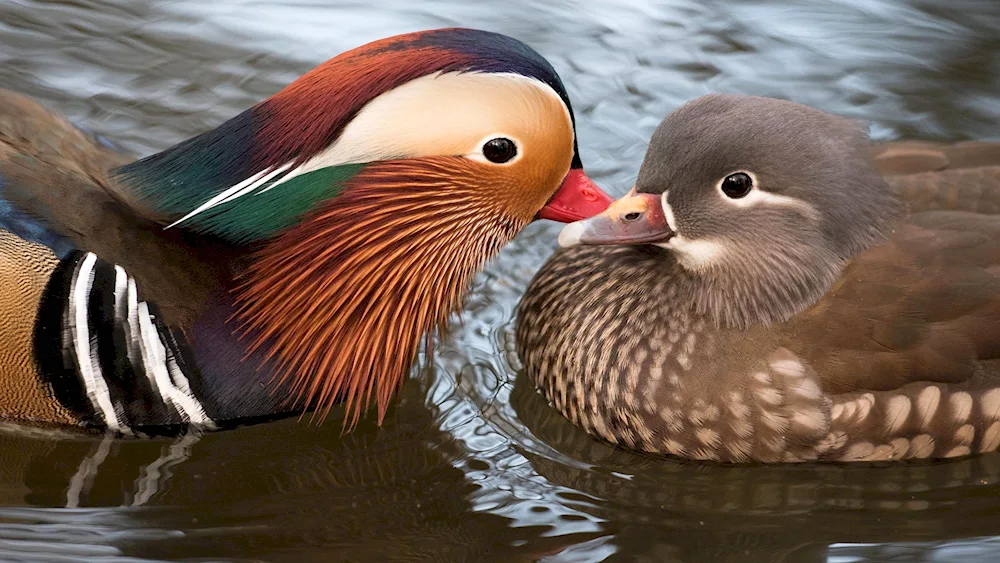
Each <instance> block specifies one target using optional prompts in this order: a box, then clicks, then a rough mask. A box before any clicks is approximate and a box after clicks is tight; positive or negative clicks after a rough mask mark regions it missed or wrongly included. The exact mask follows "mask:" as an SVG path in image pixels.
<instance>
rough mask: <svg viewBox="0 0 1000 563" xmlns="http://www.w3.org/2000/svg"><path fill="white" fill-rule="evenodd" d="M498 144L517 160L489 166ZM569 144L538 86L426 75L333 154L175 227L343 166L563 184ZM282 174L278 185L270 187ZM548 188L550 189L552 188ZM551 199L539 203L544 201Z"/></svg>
mask: <svg viewBox="0 0 1000 563" xmlns="http://www.w3.org/2000/svg"><path fill="white" fill-rule="evenodd" d="M497 137H503V138H507V139H510V140H511V141H513V142H514V144H515V145H516V146H517V155H516V156H515V157H514V158H512V159H511V160H509V161H507V162H504V163H502V164H495V163H492V162H489V161H488V160H487V159H486V158H485V157H483V153H482V151H483V145H484V144H485V143H486V142H487V141H489V140H490V139H493V138H497ZM573 141H574V132H573V121H572V118H571V116H570V113H569V109H568V108H567V107H566V104H564V103H563V101H562V98H560V97H559V95H558V94H557V93H556V92H555V90H553V89H552V88H551V87H550V86H548V85H547V84H545V83H543V82H541V81H539V80H536V79H534V78H528V77H526V76H522V75H520V74H511V73H476V72H466V73H458V72H449V73H437V74H431V75H428V76H423V77H420V78H417V79H415V80H412V81H410V82H407V83H406V84H403V85H401V86H398V87H396V88H394V89H393V90H390V91H388V92H386V93H384V94H381V95H379V96H377V97H375V98H374V99H372V100H371V101H370V102H368V104H366V105H365V106H364V107H363V108H362V109H361V111H359V112H358V114H357V115H356V116H355V117H354V119H352V120H351V121H350V123H348V124H347V126H346V127H345V128H344V130H343V132H341V134H340V136H339V137H338V138H337V140H336V141H335V142H334V143H333V144H332V145H331V146H330V147H328V148H327V149H325V150H323V151H321V152H320V153H318V154H316V155H315V156H313V157H312V158H310V159H309V160H307V161H306V162H304V163H302V164H300V165H298V166H294V167H293V165H294V163H293V162H287V163H285V164H282V165H279V166H275V167H274V168H271V169H267V170H262V171H261V172H259V173H258V174H256V175H254V176H252V177H250V178H247V179H246V180H244V181H243V182H240V183H239V184H236V185H233V186H230V187H228V188H226V189H225V190H223V191H222V192H220V193H218V194H216V195H215V196H214V197H212V198H211V199H210V200H208V201H206V202H205V203H204V204H202V205H201V206H199V207H198V208H197V209H195V210H193V211H191V212H190V213H188V214H187V215H185V216H184V217H182V218H181V219H179V220H178V221H176V222H175V223H173V225H176V224H178V223H181V222H183V221H186V220H188V219H190V218H191V217H193V216H195V215H198V214H199V213H202V212H204V211H207V210H208V209H211V208H213V207H215V206H217V205H221V204H222V203H225V202H228V201H231V200H233V199H236V198H239V197H244V196H246V195H249V194H252V193H259V191H266V190H270V189H273V188H275V187H277V186H279V185H281V184H283V183H285V182H287V181H289V180H291V179H292V178H295V177H297V176H301V175H302V174H306V173H308V172H312V171H315V170H319V169H321V168H326V167H329V166H338V165H342V164H358V163H369V162H378V161H385V160H397V159H410V158H421V157H430V156H460V157H466V158H469V159H471V160H475V161H477V162H481V163H483V164H484V165H487V166H497V167H508V168H513V167H520V168H522V169H523V170H524V173H523V174H522V176H523V177H525V178H526V179H528V178H530V179H533V180H536V181H539V180H540V179H541V178H540V177H546V176H547V175H548V174H547V172H548V171H551V170H555V169H559V170H560V172H561V175H559V177H558V180H561V179H562V175H565V173H566V171H568V170H569V166H570V163H571V161H572V159H573ZM279 174H281V176H280V179H278V180H277V181H275V182H273V183H271V184H268V182H269V181H272V180H273V179H274V178H275V177H278V175H279ZM558 180H553V181H552V182H557V181H558ZM548 183H551V182H548ZM265 185H267V187H264V186H265ZM545 187H546V190H547V189H548V188H549V187H551V189H552V190H554V189H555V185H553V186H545ZM258 190H259V191H258ZM548 195H549V194H548V193H545V194H541V195H540V196H539V197H541V198H542V200H543V201H544V199H546V198H547V197H548ZM542 196H544V197H542ZM173 225H171V226H173Z"/></svg>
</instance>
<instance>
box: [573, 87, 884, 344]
mask: <svg viewBox="0 0 1000 563" xmlns="http://www.w3.org/2000/svg"><path fill="white" fill-rule="evenodd" d="M865 129H866V128H865V126H864V124H862V123H860V122H856V121H853V120H850V119H847V118H843V117H839V116H835V115H831V114H828V113H825V112H822V111H819V110H816V109H813V108H809V107H807V106H803V105H799V104H796V103H793V102H788V101H783V100H776V99H769V98H758V97H751V96H736V95H721V94H715V95H708V96H704V97H701V98H698V99H696V100H694V101H692V102H689V103H688V104H686V105H684V106H682V107H681V108H679V109H678V110H676V111H675V112H674V113H672V114H670V115H669V116H667V118H666V119H664V121H663V122H662V123H661V124H660V126H659V127H658V128H657V130H656V132H655V133H654V135H653V138H652V139H651V141H650V145H649V150H648V152H647V153H646V157H645V159H644V161H643V164H642V168H641V170H640V171H639V175H638V178H637V180H636V185H635V188H634V189H633V190H632V191H631V192H629V194H628V195H626V196H625V197H623V198H622V199H620V200H618V201H616V202H614V203H613V204H612V205H611V206H610V207H609V208H608V209H607V210H606V211H605V212H603V213H601V214H598V215H596V216H594V217H592V218H589V219H585V220H582V221H579V222H575V223H572V224H569V225H567V226H566V227H564V229H563V231H562V232H561V233H560V237H559V241H560V244H561V245H562V246H564V247H569V246H574V245H577V244H616V245H621V244H652V245H655V246H658V247H660V248H662V249H664V250H665V251H666V252H667V253H668V255H667V256H666V263H668V264H669V265H670V266H671V267H674V266H679V267H680V268H682V270H683V272H684V274H685V278H686V279H688V280H689V281H690V282H691V285H690V298H691V299H692V300H693V301H694V302H695V303H696V304H697V308H698V310H699V312H701V313H703V314H707V315H708V316H710V317H711V318H712V319H713V320H714V321H715V322H716V323H717V324H718V325H720V326H733V327H739V328H747V327H749V326H752V325H761V324H764V325H766V324H769V323H772V322H778V321H783V320H785V319H787V318H789V317H791V316H792V315H794V314H796V313H798V312H800V311H802V310H803V309H804V308H806V307H808V306H809V305H811V304H812V303H814V302H815V301H816V300H817V299H819V297H820V296H822V295H823V294H824V293H826V292H827V291H828V290H829V289H830V287H831V286H832V284H833V283H834V282H835V281H836V279H837V278H838V277H839V275H840V273H841V271H842V269H843V267H844V265H845V264H846V262H847V261H849V260H850V259H851V258H852V257H853V256H855V255H857V254H858V253H860V252H862V251H863V250H865V249H867V248H869V247H871V246H872V245H874V244H877V243H879V242H882V241H884V240H885V239H886V237H887V236H888V234H889V232H890V231H891V228H892V224H893V222H894V221H895V220H896V219H897V218H898V207H897V201H896V199H895V197H894V196H893V194H892V193H891V192H890V189H889V187H888V185H887V184H886V183H885V182H884V181H883V180H882V177H881V176H880V175H879V173H878V172H877V170H876V169H875V168H874V166H873V164H872V163H871V161H870V158H869V156H868V152H867V151H868V148H869V147H868V145H869V143H868V137H867V134H866V131H865Z"/></svg>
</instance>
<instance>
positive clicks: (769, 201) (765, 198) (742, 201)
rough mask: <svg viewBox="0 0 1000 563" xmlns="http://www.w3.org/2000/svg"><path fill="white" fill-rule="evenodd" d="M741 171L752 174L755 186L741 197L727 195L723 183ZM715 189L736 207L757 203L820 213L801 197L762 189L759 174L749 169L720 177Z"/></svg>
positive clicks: (748, 174) (751, 177)
mask: <svg viewBox="0 0 1000 563" xmlns="http://www.w3.org/2000/svg"><path fill="white" fill-rule="evenodd" d="M739 173H743V174H746V175H747V176H750V179H751V180H752V181H753V188H752V189H751V190H750V192H749V193H748V194H747V195H745V196H743V197H741V198H736V199H733V198H731V197H729V196H727V195H726V194H725V193H724V192H723V191H722V183H723V182H725V181H726V178H728V177H730V176H732V175H733V174H739ZM715 191H716V192H717V193H718V194H719V196H721V197H722V199H723V200H724V201H725V202H726V203H728V204H729V205H735V206H736V207H754V206H757V205H771V206H775V207H791V208H795V209H798V210H800V211H802V212H803V213H805V214H807V215H809V216H810V217H816V216H818V215H819V213H818V212H817V211H816V208H815V207H813V206H812V205H811V204H809V203H807V202H805V201H803V200H801V199H799V198H796V197H791V196H787V195H781V194H776V193H773V192H769V191H766V190H764V189H762V188H761V186H760V182H758V181H757V175H756V174H754V173H753V172H750V171H749V170H734V171H732V172H730V173H728V174H726V175H725V176H723V177H722V178H720V179H719V181H718V182H716V183H715Z"/></svg>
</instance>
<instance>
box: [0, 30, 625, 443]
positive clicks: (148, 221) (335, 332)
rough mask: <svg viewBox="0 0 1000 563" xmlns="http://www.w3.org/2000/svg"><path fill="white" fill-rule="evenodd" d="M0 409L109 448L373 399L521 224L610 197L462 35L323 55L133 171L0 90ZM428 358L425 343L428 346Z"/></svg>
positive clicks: (480, 45)
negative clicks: (107, 435)
mask: <svg viewBox="0 0 1000 563" xmlns="http://www.w3.org/2000/svg"><path fill="white" fill-rule="evenodd" d="M0 102H2V103H0V183H2V186H0V189H2V193H0V196H2V206H0V287H2V288H3V289H2V290H0V311H2V313H0V314H2V322H0V349H2V352H0V353H2V356H0V358H2V360H0V361H2V369H0V373H2V374H0V416H3V417H4V418H7V419H11V420H17V421H25V422H32V423H38V424H56V425H67V426H76V427H84V428H90V429H98V430H107V431H111V432H114V433H120V434H140V433H147V434H148V433H157V432H160V431H169V430H170V429H177V428H189V427H191V426H195V427H198V428H206V429H213V428H224V427H227V426H232V425H235V424H242V423H247V422H253V421H258V420H265V419H270V418H275V417H280V416H284V415H288V414H295V413H302V412H306V411H313V412H314V414H316V413H319V414H320V416H325V414H326V413H327V412H328V410H329V408H330V407H331V405H332V404H334V403H337V402H343V403H345V407H346V411H345V413H346V414H345V425H346V426H345V428H349V427H350V425H352V424H353V423H354V422H356V421H357V420H358V416H359V415H360V413H361V411H362V410H364V409H366V408H367V407H368V406H369V405H370V403H371V402H372V401H373V400H374V402H375V403H377V405H378V417H379V422H381V421H382V418H383V417H384V416H385V413H386V409H387V407H388V406H389V405H390V402H391V398H392V397H393V395H394V393H395V392H396V390H397V389H398V388H399V387H400V385H401V384H402V382H403V381H404V379H405V377H406V375H407V374H408V372H409V370H410V368H411V365H412V363H413V362H414V359H415V357H416V353H417V350H418V347H419V345H420V344H421V342H424V339H429V338H430V335H431V334H433V333H435V332H436V331H439V330H441V329H444V328H445V324H446V321H447V319H448V317H449V315H450V314H451V313H453V312H455V311H456V310H458V309H459V307H460V305H461V301H462V294H463V291H464V289H465V288H466V287H467V286H468V285H469V283H470V281H471V278H472V276H473V275H474V274H475V273H476V271H477V270H478V269H479V268H480V267H481V266H482V265H483V264H484V263H485V262H486V261H488V260H489V259H490V258H491V257H493V256H494V255H496V254H497V252H499V251H500V249H501V248H502V247H503V246H504V245H505V244H506V243H507V242H508V241H510V240H511V239H512V238H513V237H514V236H515V235H516V234H517V233H518V232H519V231H520V230H521V229H522V228H523V227H524V226H526V225H527V224H528V223H530V222H531V221H533V220H535V219H539V218H542V219H551V220H556V221H562V222H569V221H573V220H578V219H582V218H584V217H586V216H588V215H591V214H593V213H596V212H598V211H601V210H603V209H605V208H606V207H607V205H608V204H609V203H610V202H611V198H610V197H609V196H607V195H605V194H604V193H603V192H601V191H600V189H599V188H598V187H597V186H596V185H594V184H593V183H592V182H591V181H590V180H589V179H588V178H587V176H586V175H585V174H584V173H583V170H582V166H581V163H580V157H579V153H578V150H577V141H576V133H575V121H574V116H573V112H572V107H571V105H570V100H569V98H568V96H567V93H566V90H565V88H564V87H563V84H562V82H561V81H560V79H559V77H558V75H557V74H556V72H555V71H554V70H553V68H552V66H551V65H550V64H549V63H548V61H546V60H545V59H544V58H543V57H542V56H540V55H539V54H538V53H537V52H535V51H534V50H532V49H531V48H530V47H528V46H526V45H524V44H523V43H521V42H519V41H517V40H514V39H512V38H510V37H506V36H503V35H499V34H495V33H488V32H484V31H476V30H469V29H442V30H433V31H426V32H417V33H412V34H406V35H401V36H397V37H392V38H388V39H384V40H380V41H376V42H374V43H370V44H368V45H365V46H362V47H359V48H357V49H355V50H352V51H348V52H346V53H344V54H341V55H340V56H337V57H335V58H333V59H331V60H329V61H327V62H325V63H323V64H321V65H320V66H319V67H317V68H315V69H314V70H312V71H310V72H308V73H307V74H305V75H303V76H302V77H300V78H299V79H297V80H296V81H294V82H292V83H291V84H290V85H289V86H287V87H286V88H285V89H283V90H281V91H280V92H278V93H277V94H275V95H274V96H272V97H271V98H269V99H267V100H265V101H263V102H261V103H259V104H257V105H255V106H253V107H251V108H250V109H248V110H246V111H244V112H243V113H241V114H239V115H237V116H236V117H233V118H232V119H230V120H229V121H226V122H225V123H223V124H222V125H220V126H219V127H217V128H216V129H214V130H211V131H208V132H206V133H203V134H201V135H198V136H196V137H194V138H191V139H188V140H186V141H184V142H182V143H180V144H177V145H176V146H173V147H171V148H168V149H166V150H164V151H162V152H160V153H157V154H154V155H152V156H149V157H146V158H143V159H141V160H138V161H135V162H131V163H129V162H128V161H127V160H126V159H125V158H124V157H123V156H121V155H120V154H119V153H117V152H114V151H112V150H110V149H108V148H106V147H104V146H102V144H101V143H100V142H98V141H97V140H95V139H94V138H93V137H92V136H89V135H86V134H84V133H83V132H82V131H81V130H79V129H76V128H74V127H73V126H71V125H69V124H68V123H67V122H65V121H64V120H62V119H60V118H59V117H56V116H54V115H52V114H50V113H48V112H47V111H45V110H43V109H42V108H41V107H39V106H38V105H37V104H35V103H33V102H31V101H29V100H27V99H25V98H24V97H22V96H19V95H17V94H13V93H10V92H2V93H0ZM428 341H429V340H428Z"/></svg>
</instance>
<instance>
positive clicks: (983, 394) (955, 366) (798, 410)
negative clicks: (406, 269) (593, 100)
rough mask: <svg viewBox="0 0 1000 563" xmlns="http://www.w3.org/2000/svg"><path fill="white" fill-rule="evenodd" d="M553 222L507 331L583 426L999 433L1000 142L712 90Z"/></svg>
mask: <svg viewBox="0 0 1000 563" xmlns="http://www.w3.org/2000/svg"><path fill="white" fill-rule="evenodd" d="M873 155H874V159H873ZM560 242H561V243H562V245H563V246H567V247H571V248H567V249H563V250H561V251H559V252H558V253H557V254H556V255H555V256H553V257H552V259H551V260H550V261H549V262H548V263H547V264H546V265H545V266H544V267H543V268H542V270H541V271H540V272H539V273H538V274H537V276H536V277H535V279H534V280H533V281H532V282H531V285H530V287H529V288H528V290H527V293H526V295H525V297H524V299H523V301H522V302H521V304H520V309H519V319H518V326H517V336H518V352H519V354H520V355H521V357H522V358H523V360H524V363H525V367H526V369H527V372H528V374H529V376H530V377H531V378H533V379H534V380H535V382H536V383H537V385H538V386H539V387H540V388H541V389H542V391H543V393H544V394H545V396H546V397H547V398H548V399H549V400H550V401H551V402H552V403H553V404H554V405H555V407H556V408H557V409H559V410H560V411H561V412H562V413H563V414H564V415H565V416H566V417H567V418H569V419H570V420H571V421H572V422H573V423H574V424H576V425H578V426H580V427H582V428H583V429H585V430H586V431H587V432H589V433H590V434H591V435H593V436H596V437H600V438H603V439H606V440H609V441H611V442H613V443H616V444H620V445H622V446H626V447H629V448H633V449H638V450H644V451H648V452H658V453H666V454H673V455H676V456H681V457H686V458H693V459H699V460H720V461H725V462H750V461H756V462H777V461H788V462H792V461H805V460H817V459H818V460H831V461H834V460H835V461H856V460H895V459H902V458H940V457H956V456H962V455H966V454H969V453H972V452H984V451H991V450H995V449H997V446H998V444H1000V144H990V143H965V144H962V145H956V146H950V147H948V146H934V145H930V144H917V143H902V144H888V145H883V146H881V147H877V148H875V149H874V150H873V149H872V148H871V147H870V146H869V144H868V140H867V136H866V134H865V131H864V126H863V125H862V124H860V123H858V122H855V121H852V120H848V119H845V118H841V117H837V116H833V115H829V114H826V113H823V112H820V111H818V110H814V109H812V108H808V107H804V106H801V105H798V104H794V103H792V102H787V101H779V100H773V99H764V98H755V97H741V96H730V95H711V96H707V97H703V98H699V99H698V100H696V101H693V102H691V103H689V104H687V105H685V106H683V107H682V108H680V109H679V110H677V111H676V112H675V113H673V114H671V115H670V116H668V117H667V118H666V119H665V120H664V122H663V123H662V124H661V125H660V127H659V128H658V129H657V131H656V133H655V134H654V136H653V139H652V141H651V143H650V147H649V152H648V153H647V155H646V157H645V160H644V162H643V165H642V168H641V170H640V172H639V176H638V179H637V181H636V185H635V189H634V190H633V192H632V193H630V194H629V195H627V196H626V197H624V198H623V199H621V200H619V201H617V202H615V203H614V204H612V206H611V207H609V208H608V210H607V211H606V212H604V213H603V214H600V215H597V216H595V217H593V218H591V219H587V220H584V221H580V222H577V223H573V224H570V225H567V226H566V227H565V228H564V229H563V232H562V233H561V234H560ZM580 243H583V244H591V245H607V244H611V245H633V246H577V245H578V244H580Z"/></svg>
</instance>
